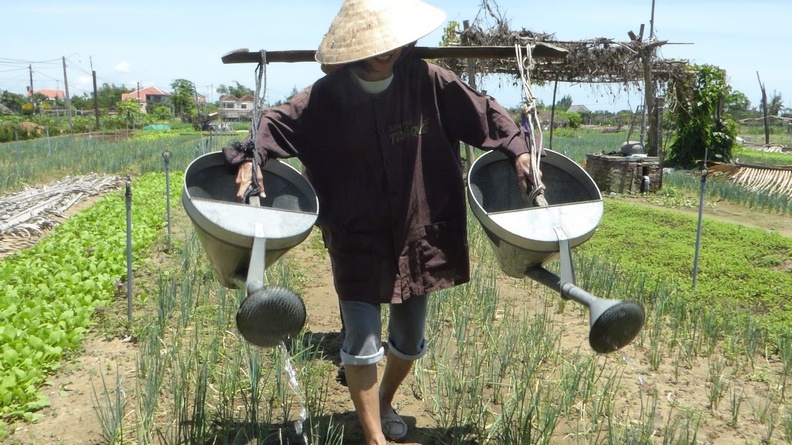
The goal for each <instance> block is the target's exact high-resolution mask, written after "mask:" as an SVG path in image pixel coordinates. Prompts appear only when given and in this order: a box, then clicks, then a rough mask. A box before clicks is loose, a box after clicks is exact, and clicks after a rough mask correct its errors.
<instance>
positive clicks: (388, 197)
mask: <svg viewBox="0 0 792 445" xmlns="http://www.w3.org/2000/svg"><path fill="white" fill-rule="evenodd" d="M257 132H258V137H257V143H256V147H257V149H258V151H259V153H261V155H262V157H263V159H264V160H266V159H267V158H286V157H293V156H297V157H299V159H300V161H301V162H302V164H303V166H304V167H305V173H306V177H307V178H308V179H309V180H310V182H311V183H312V185H313V186H314V189H315V190H316V193H317V197H318V199H319V218H318V221H317V225H318V226H319V227H320V228H321V229H322V233H323V235H324V240H325V245H326V246H327V249H328V252H329V254H330V259H331V263H332V268H333V275H334V279H335V286H336V290H337V292H338V296H339V298H340V299H342V300H360V301H369V302H373V303H389V302H390V303H399V302H401V301H402V300H405V299H407V298H409V297H410V296H412V295H422V294H426V293H429V292H432V291H436V290H439V289H443V288H447V287H451V286H454V285H457V284H461V283H464V282H467V281H468V280H469V279H470V266H469V256H468V245H467V219H466V216H467V206H466V202H465V186H464V181H463V179H462V162H461V158H460V149H459V142H460V141H464V142H466V143H468V144H471V145H473V146H476V147H480V148H482V149H485V150H490V149H499V150H503V151H504V152H506V153H507V154H508V155H509V157H510V158H512V159H513V158H515V157H516V156H517V155H519V154H521V153H524V152H526V151H528V147H527V145H526V141H525V136H524V135H523V133H522V131H521V130H520V128H519V127H518V126H517V125H516V124H515V123H514V121H513V120H512V118H511V117H510V116H509V114H508V113H507V112H506V110H504V109H503V108H502V107H501V106H500V105H499V104H497V103H496V102H495V101H494V100H493V99H492V98H489V97H486V96H482V95H480V94H478V93H477V92H476V91H474V90H472V89H470V88H469V87H468V86H467V85H466V84H464V83H463V82H462V81H461V80H460V79H459V78H458V77H457V76H456V75H455V74H454V73H452V72H450V71H448V70H445V69H442V68H440V67H438V66H435V65H432V64H429V63H426V62H424V61H421V60H418V59H413V58H405V59H404V60H402V61H401V62H399V63H397V65H396V66H395V68H394V78H393V82H392V83H391V85H390V86H389V87H388V89H386V90H385V91H384V92H382V93H380V94H369V93H366V92H364V91H363V90H362V89H361V88H360V86H359V85H358V83H357V81H356V80H355V79H354V78H353V76H352V74H351V73H350V70H349V68H343V69H340V70H338V71H335V72H333V73H331V74H328V75H327V76H325V77H323V78H321V79H319V80H318V81H317V82H316V83H314V84H313V85H312V86H311V87H309V88H307V89H306V90H304V91H302V92H301V93H298V94H296V95H295V96H294V97H293V98H291V100H289V102H287V103H286V104H284V105H282V106H280V107H278V108H274V109H270V110H268V111H266V113H264V114H263V115H262V118H261V121H260V124H259V127H258V129H257ZM224 151H225V152H226V158H227V160H228V162H229V164H230V165H236V164H238V163H240V162H242V161H243V160H244V156H243V155H242V154H241V153H238V152H235V151H234V150H233V149H231V148H230V147H229V148H226V149H224Z"/></svg>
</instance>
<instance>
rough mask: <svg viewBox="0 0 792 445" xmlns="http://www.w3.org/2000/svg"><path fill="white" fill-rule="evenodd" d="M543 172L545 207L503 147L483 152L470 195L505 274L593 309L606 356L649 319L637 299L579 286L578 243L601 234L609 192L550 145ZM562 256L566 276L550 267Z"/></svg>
mask: <svg viewBox="0 0 792 445" xmlns="http://www.w3.org/2000/svg"><path fill="white" fill-rule="evenodd" d="M544 152H545V154H546V155H545V156H544V157H543V158H542V162H541V164H540V170H541V172H542V181H543V182H544V183H545V185H546V186H547V189H546V191H545V195H544V196H545V198H546V200H547V202H548V203H549V204H548V205H546V206H537V205H535V204H534V203H533V202H531V201H530V199H529V197H528V196H527V195H525V194H524V193H522V191H521V189H520V187H519V185H518V184H519V183H518V180H517V176H516V173H515V170H514V164H513V162H512V161H511V160H510V159H508V158H507V157H506V155H504V154H503V153H501V152H498V151H490V152H487V153H485V154H484V155H482V156H481V157H479V158H478V159H477V160H476V161H475V162H474V163H473V165H471V167H470V171H469V172H468V177H467V182H468V200H469V203H470V207H471V210H472V212H473V214H474V215H475V217H476V219H477V220H478V221H479V223H480V225H481V227H482V228H483V230H484V232H485V233H486V234H487V237H488V239H489V241H490V244H491V246H492V248H493V249H494V251H495V256H496V257H497V259H498V262H499V263H500V266H501V268H502V269H503V271H504V272H505V273H506V274H507V275H509V276H511V277H515V278H522V277H526V276H527V277H529V278H531V279H533V280H535V281H537V282H539V283H541V284H543V285H545V286H548V287H550V288H551V289H553V290H555V291H557V292H559V293H560V294H561V297H563V298H564V299H571V300H573V301H576V302H578V303H580V304H582V305H584V306H586V307H587V308H588V309H589V322H590V331H589V344H590V345H591V347H592V349H594V350H595V351H596V352H599V353H607V352H613V351H616V350H618V349H620V348H622V347H624V346H625V345H627V344H629V343H630V342H631V341H632V340H633V339H634V338H635V336H636V335H638V332H640V330H641V327H642V326H643V322H644V318H645V315H644V309H643V306H642V305H641V304H639V303H637V302H632V301H619V300H609V299H602V298H598V297H595V296H594V295H591V294H590V293H588V292H587V291H585V290H583V289H581V288H580V287H578V286H577V285H576V284H575V276H574V269H573V266H572V253H571V250H572V248H573V247H576V246H579V245H581V244H583V243H584V242H586V241H587V240H588V239H589V238H591V236H592V235H593V234H594V231H595V230H596V228H597V225H598V224H599V221H600V219H601V218H602V214H603V203H602V195H601V193H600V191H599V188H598V187H597V185H596V184H595V183H594V180H593V179H591V177H590V176H589V175H588V173H587V172H586V171H585V170H584V169H583V168H581V167H580V166H579V165H578V164H577V163H576V162H574V161H573V160H571V159H569V158H568V157H566V156H564V155H562V154H560V153H558V152H555V151H552V150H544ZM555 259H559V265H560V276H558V275H556V274H554V273H552V272H550V271H549V270H547V269H546V268H545V267H544V266H545V265H546V264H547V263H549V262H550V261H552V260H555Z"/></svg>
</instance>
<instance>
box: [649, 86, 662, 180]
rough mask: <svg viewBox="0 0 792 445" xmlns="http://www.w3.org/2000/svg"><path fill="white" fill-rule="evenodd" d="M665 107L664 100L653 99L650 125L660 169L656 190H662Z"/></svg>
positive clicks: (659, 98)
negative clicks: (652, 119) (652, 113)
mask: <svg viewBox="0 0 792 445" xmlns="http://www.w3.org/2000/svg"><path fill="white" fill-rule="evenodd" d="M664 106H665V99H663V98H662V97H657V98H655V102H654V110H655V113H654V114H655V117H654V121H653V123H652V125H653V127H652V128H654V133H655V138H654V142H655V144H657V164H658V168H659V169H660V183H659V184H658V185H657V190H658V191H659V190H662V189H663V156H664V155H665V154H664V153H663V107H664Z"/></svg>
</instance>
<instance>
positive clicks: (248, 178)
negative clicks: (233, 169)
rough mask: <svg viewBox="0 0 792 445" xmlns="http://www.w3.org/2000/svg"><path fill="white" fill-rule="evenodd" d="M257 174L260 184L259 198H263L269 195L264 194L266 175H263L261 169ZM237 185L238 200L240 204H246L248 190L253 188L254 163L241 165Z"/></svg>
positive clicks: (257, 170)
mask: <svg viewBox="0 0 792 445" xmlns="http://www.w3.org/2000/svg"><path fill="white" fill-rule="evenodd" d="M256 173H257V174H256V177H257V178H258V184H259V196H260V197H262V198H263V197H265V196H267V194H266V193H264V175H263V174H262V173H261V168H257V169H256ZM236 183H237V185H238V186H239V188H238V189H237V194H236V197H237V200H238V201H239V202H245V195H246V194H247V190H248V188H250V187H252V186H253V161H249V162H244V163H242V164H240V165H239V170H238V171H237V177H236Z"/></svg>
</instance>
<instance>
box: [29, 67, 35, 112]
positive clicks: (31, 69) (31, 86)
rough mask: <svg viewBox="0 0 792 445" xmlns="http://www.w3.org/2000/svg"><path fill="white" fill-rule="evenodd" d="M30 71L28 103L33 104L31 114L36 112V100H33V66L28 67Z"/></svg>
mask: <svg viewBox="0 0 792 445" xmlns="http://www.w3.org/2000/svg"><path fill="white" fill-rule="evenodd" d="M28 70H29V71H30V103H31V104H33V113H35V112H36V100H35V99H34V98H33V65H28Z"/></svg>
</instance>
